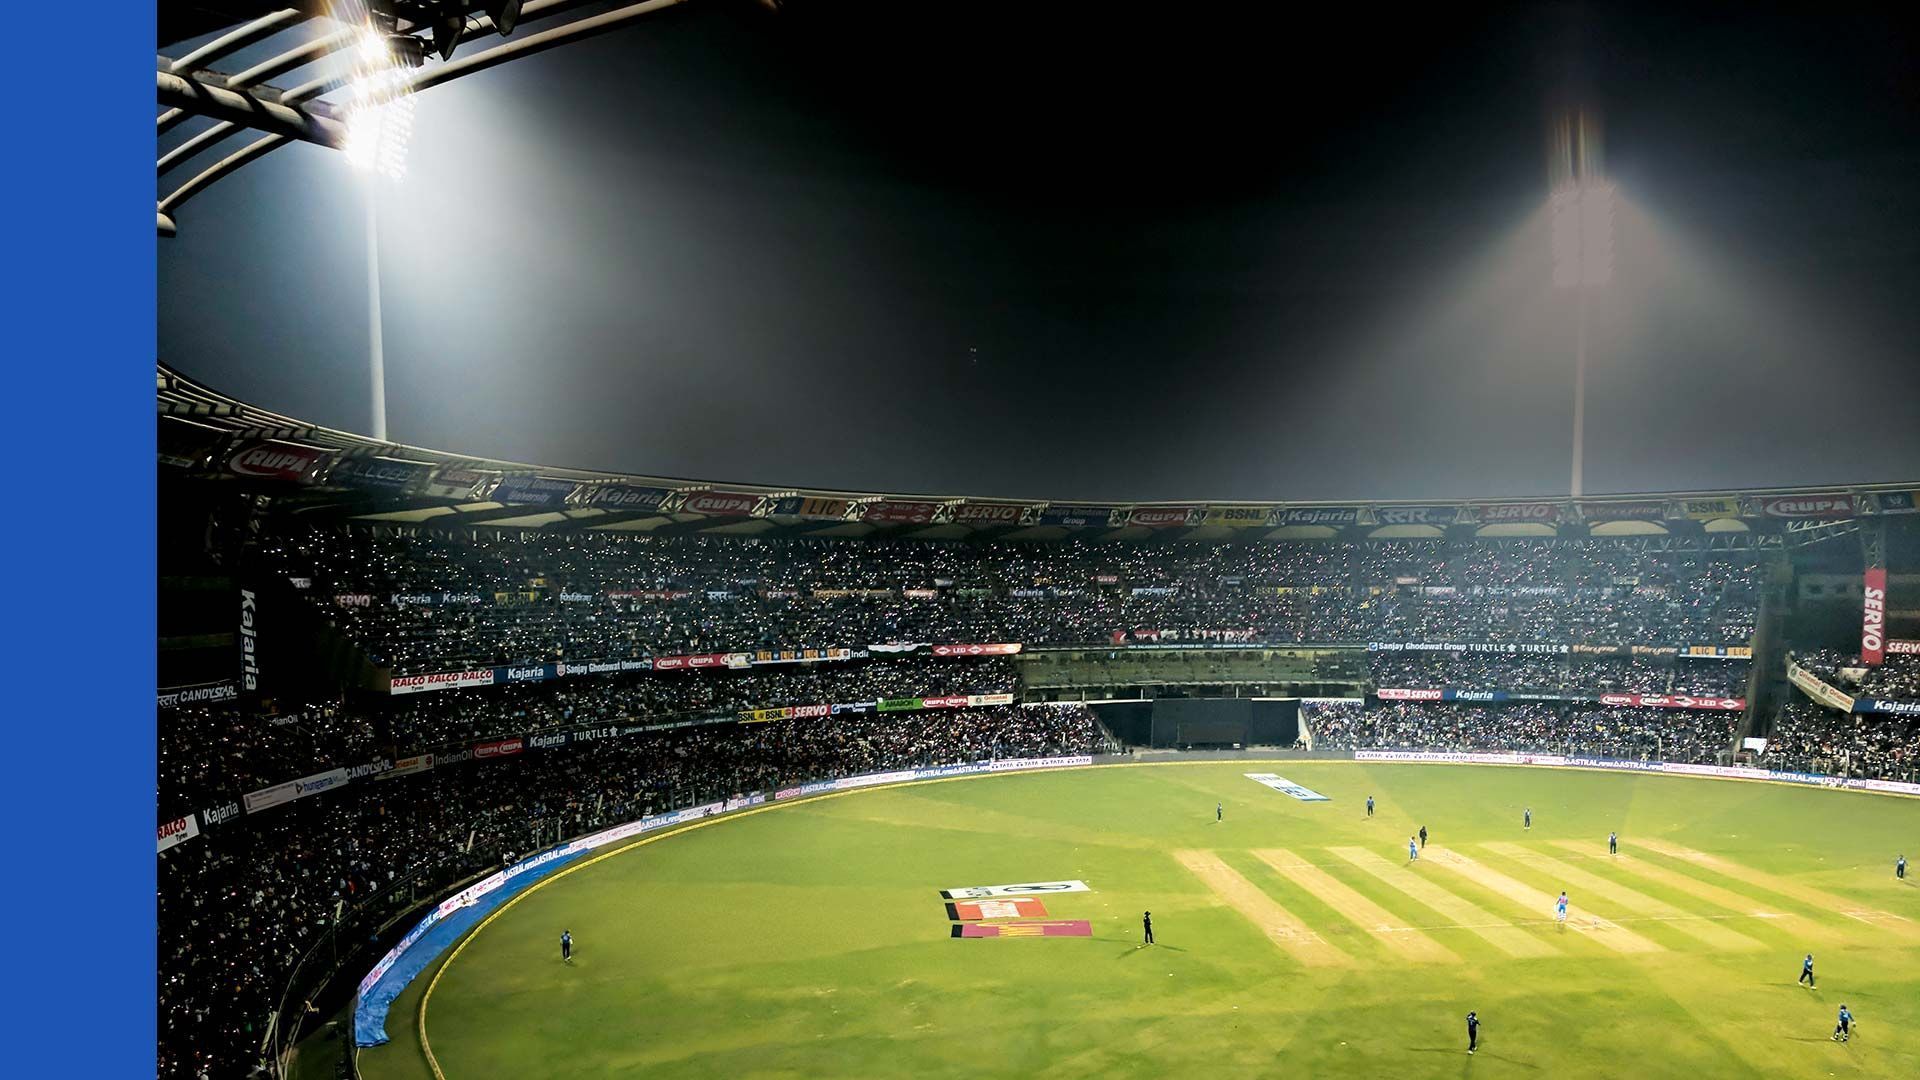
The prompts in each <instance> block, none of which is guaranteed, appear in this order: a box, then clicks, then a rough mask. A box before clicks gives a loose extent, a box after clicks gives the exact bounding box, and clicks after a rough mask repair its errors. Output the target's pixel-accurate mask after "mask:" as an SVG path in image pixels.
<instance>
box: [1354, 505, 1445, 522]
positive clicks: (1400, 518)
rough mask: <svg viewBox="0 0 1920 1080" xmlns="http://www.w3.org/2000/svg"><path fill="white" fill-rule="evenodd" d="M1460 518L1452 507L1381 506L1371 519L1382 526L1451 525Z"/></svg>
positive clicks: (1375, 510)
mask: <svg viewBox="0 0 1920 1080" xmlns="http://www.w3.org/2000/svg"><path fill="white" fill-rule="evenodd" d="M1459 517H1460V510H1459V508H1458V507H1454V506H1381V507H1376V508H1375V509H1374V511H1373V519H1374V520H1375V521H1376V522H1379V523H1380V524H1382V525H1451V524H1453V523H1454V521H1455V520H1457V519H1458V518H1459Z"/></svg>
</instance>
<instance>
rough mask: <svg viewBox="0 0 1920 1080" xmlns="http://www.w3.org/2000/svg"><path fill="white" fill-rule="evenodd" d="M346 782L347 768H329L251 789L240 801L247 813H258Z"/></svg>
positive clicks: (331, 788) (329, 789)
mask: <svg viewBox="0 0 1920 1080" xmlns="http://www.w3.org/2000/svg"><path fill="white" fill-rule="evenodd" d="M346 782H347V770H345V769H328V770H327V771H326V772H322V773H314V774H313V775H312V776H303V777H301V778H300V779H298V780H289V781H287V782H286V783H284V784H275V785H273V786H272V787H264V788H261V789H260V790H259V791H249V792H247V793H246V794H245V795H242V796H241V797H240V801H241V803H242V804H243V805H245V806H246V808H247V813H249V814H257V813H259V812H260V811H262V810H265V809H268V808H269V807H274V806H279V805H281V804H283V803H290V802H292V801H293V800H295V799H303V798H305V797H307V796H308V795H318V794H320V793H321V792H323V791H331V790H333V789H334V788H337V787H340V786H342V785H344V784H346Z"/></svg>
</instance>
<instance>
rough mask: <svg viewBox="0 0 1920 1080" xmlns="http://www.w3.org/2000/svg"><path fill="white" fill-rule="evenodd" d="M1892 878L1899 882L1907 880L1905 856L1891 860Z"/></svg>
mask: <svg viewBox="0 0 1920 1080" xmlns="http://www.w3.org/2000/svg"><path fill="white" fill-rule="evenodd" d="M1893 876H1894V877H1896V878H1898V879H1899V880H1901V881H1905V880H1907V857H1906V856H1905V855H1902V856H1900V857H1899V858H1897V859H1895V860H1893Z"/></svg>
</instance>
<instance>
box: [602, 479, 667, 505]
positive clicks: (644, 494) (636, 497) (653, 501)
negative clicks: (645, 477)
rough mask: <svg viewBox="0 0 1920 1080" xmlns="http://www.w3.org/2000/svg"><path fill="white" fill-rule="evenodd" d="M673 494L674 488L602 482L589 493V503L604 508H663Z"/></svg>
mask: <svg viewBox="0 0 1920 1080" xmlns="http://www.w3.org/2000/svg"><path fill="white" fill-rule="evenodd" d="M673 494H674V493H673V489H672V488H659V487H639V486H637V485H634V484H601V485H600V486H599V487H596V488H594V489H593V490H592V492H591V493H589V494H588V495H587V505H588V506H597V507H600V508H601V509H603V510H662V509H665V508H666V506H667V503H668V501H669V500H670V499H672V498H673Z"/></svg>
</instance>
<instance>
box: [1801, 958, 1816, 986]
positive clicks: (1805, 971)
mask: <svg viewBox="0 0 1920 1080" xmlns="http://www.w3.org/2000/svg"><path fill="white" fill-rule="evenodd" d="M1800 981H1801V982H1803V983H1806V984H1807V989H1809V990H1811V989H1813V954H1812V953H1808V954H1807V958H1806V959H1805V960H1802V961H1801V962H1800Z"/></svg>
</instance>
